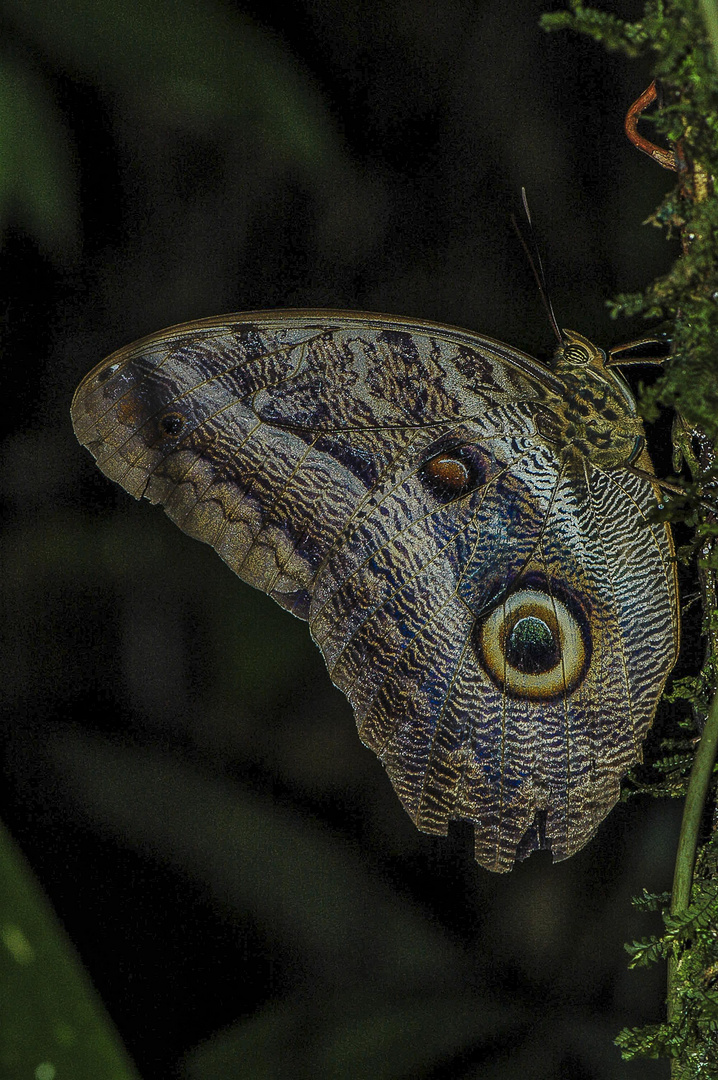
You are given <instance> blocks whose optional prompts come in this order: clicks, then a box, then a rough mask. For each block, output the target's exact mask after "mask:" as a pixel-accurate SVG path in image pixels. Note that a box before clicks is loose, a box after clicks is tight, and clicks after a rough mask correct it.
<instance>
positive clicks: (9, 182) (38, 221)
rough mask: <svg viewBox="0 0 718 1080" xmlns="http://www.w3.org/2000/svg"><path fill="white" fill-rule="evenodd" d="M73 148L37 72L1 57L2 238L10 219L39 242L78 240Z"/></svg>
mask: <svg viewBox="0 0 718 1080" xmlns="http://www.w3.org/2000/svg"><path fill="white" fill-rule="evenodd" d="M77 199H78V194H77V187H76V182H75V176H74V169H73V165H72V156H71V148H70V144H69V141H68V138H67V136H66V134H65V130H64V125H63V120H62V117H61V116H60V114H59V113H58V111H57V110H56V109H55V106H54V104H53V100H52V93H51V90H50V88H49V87H48V85H47V84H46V82H45V79H44V78H43V76H42V75H41V74H40V72H39V71H37V70H33V69H32V68H31V67H29V66H26V65H24V64H21V63H17V62H15V61H14V60H10V59H9V58H8V57H7V56H0V238H1V237H2V233H3V232H4V230H5V228H6V227H7V225H8V223H9V221H10V220H11V219H15V220H17V221H18V223H19V224H21V225H22V226H23V227H25V228H26V229H27V230H28V232H29V233H30V234H31V235H33V236H34V237H35V238H36V239H37V240H38V241H39V242H40V243H41V244H43V245H45V246H47V247H50V248H57V247H67V246H68V245H70V244H73V243H74V242H76V240H77V236H78V206H77Z"/></svg>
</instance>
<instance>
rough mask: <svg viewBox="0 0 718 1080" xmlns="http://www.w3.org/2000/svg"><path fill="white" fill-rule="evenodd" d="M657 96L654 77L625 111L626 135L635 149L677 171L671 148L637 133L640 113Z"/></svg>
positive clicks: (674, 156) (665, 167)
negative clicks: (658, 144) (668, 148)
mask: <svg viewBox="0 0 718 1080" xmlns="http://www.w3.org/2000/svg"><path fill="white" fill-rule="evenodd" d="M657 97H658V90H657V89H656V81H655V79H654V80H653V82H652V83H651V85H650V86H649V87H648V89H647V90H644V91H643V93H642V94H641V96H640V97H639V98H636V100H635V101H634V102H633V105H631V107H630V109H629V110H628V112H627V113H626V120H625V128H626V135H627V136H628V138H629V139H630V141H631V142H632V143H633V145H634V146H635V147H636V149H637V150H642V151H643V153H644V154H648V156H649V158H652V159H653V161H657V162H658V164H659V165H662V166H663V168H664V169H671V171H672V172H678V161H677V158H676V155H675V154H674V152H673V151H672V150H665V149H664V148H663V147H662V146H656V144H655V143H652V142H649V141H648V139H644V137H643V136H642V135H639V133H638V121H639V120H640V119H641V114H642V113H644V112H645V110H646V109H647V108H648V106H649V105H652V104H653V102H654V101H655V100H656V98H657Z"/></svg>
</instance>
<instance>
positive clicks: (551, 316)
mask: <svg viewBox="0 0 718 1080" xmlns="http://www.w3.org/2000/svg"><path fill="white" fill-rule="evenodd" d="M521 201H522V203H523V205H524V213H525V215H526V221H527V222H528V227H529V238H530V241H531V246H530V247H529V244H528V243H527V241H526V239H525V238H524V235H523V233H522V232H521V229H520V228H519V224H518V222H517V220H516V217H515V215H514V214H512V215H511V223H512V225H513V227H514V229H515V230H516V235H517V236H518V238H519V241H520V243H521V247H522V248H523V249H524V252H525V254H526V258H527V259H528V261H529V266H530V267H531V270H532V271H533V275H534V278H535V279H536V284H537V285H538V290H539V294H540V296H541V300H542V301H543V306H544V308H545V309H546V314H547V315H548V320H549V322H550V323H551V329H552V330H553V332H554V334H555V335H556V337H557V338H558V341H559V344H563V340H564V338H563V334H562V333H561V328H560V327H559V325H558V320H557V319H556V313H555V311H554V310H553V304H552V303H551V298H550V296H549V293H548V285H547V284H546V272H545V270H544V268H543V263H542V261H541V253H540V251H539V248H538V244H537V243H536V234H535V233H534V226H533V222H532V220H531V211H530V210H529V201H528V199H527V198H526V188H524V187H522V188H521Z"/></svg>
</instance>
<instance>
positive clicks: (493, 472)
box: [72, 311, 678, 871]
mask: <svg viewBox="0 0 718 1080" xmlns="http://www.w3.org/2000/svg"><path fill="white" fill-rule="evenodd" d="M72 418H73V423H74V427H75V432H76V434H77V437H78V439H79V440H80V442H81V443H83V444H84V445H85V446H87V448H88V449H89V450H90V452H91V453H92V454H93V455H94V456H95V458H96V459H97V464H98V465H99V467H100V468H101V469H102V471H103V472H104V473H105V474H106V475H107V476H108V477H110V478H111V479H112V480H116V481H118V482H119V483H120V484H122V486H123V487H125V488H126V489H127V491H129V492H130V494H132V495H134V496H135V497H136V498H141V497H142V496H143V495H144V496H146V497H147V498H148V499H149V500H150V502H153V503H161V504H162V506H164V508H165V510H166V512H167V513H168V514H169V516H170V517H171V518H172V519H173V520H174V521H176V522H177V524H178V525H179V526H180V528H182V529H183V530H184V531H185V532H187V533H189V534H190V535H191V536H195V537H197V538H198V539H200V540H205V541H206V542H207V543H209V544H211V545H212V547H214V548H215V550H216V551H217V552H218V553H219V554H220V555H221V556H222V558H223V559H224V560H225V562H227V563H228V564H229V566H230V567H231V568H232V570H234V571H235V573H237V574H238V575H239V576H240V577H241V578H243V579H244V580H245V581H247V582H249V583H250V584H251V585H255V586H256V587H257V588H260V589H263V590H264V591H265V592H267V593H269V595H270V596H272V597H274V599H275V600H277V601H278V602H279V603H280V604H282V605H283V606H284V607H285V608H287V609H288V610H289V611H291V612H293V614H295V615H297V616H299V618H302V619H306V620H307V621H308V622H309V627H310V630H311V633H312V636H313V638H314V640H315V641H316V643H317V644H318V646H319V648H320V649H321V651H322V654H323V656H324V659H325V661H326V664H327V667H328V669H329V674H330V675H331V678H332V680H333V681H334V682H335V683H336V685H337V686H338V687H339V688H340V689H341V690H343V692H344V693H345V694H346V696H347V697H348V698H349V700H350V702H351V704H352V706H353V708H354V712H355V714H356V721H357V725H358V729H359V734H360V736H361V738H362V740H363V741H364V743H366V745H367V746H369V747H371V748H372V750H374V752H375V753H376V754H377V755H378V757H379V758H380V760H381V761H382V763H383V765H384V767H385V769H386V771H387V772H388V774H389V777H390V779H391V782H392V784H393V785H394V787H395V789H396V792H397V794H398V796H399V798H400V799H401V802H402V803H403V805H404V806H405V808H406V810H407V811H408V813H409V814H410V816H411V817H412V819H413V820H414V822H415V823H416V825H417V826H418V827H419V828H420V829H422V830H424V831H425V832H429V833H446V831H447V827H448V823H449V821H451V820H452V819H463V820H467V821H470V822H473V824H474V833H475V850H476V858H477V859H478V861H479V862H480V863H481V864H482V865H483V866H485V867H487V868H488V869H490V870H496V871H506V870H509V869H511V867H512V865H513V864H514V861H515V860H516V859H523V858H525V857H526V856H527V855H528V854H529V853H530V852H532V851H534V850H536V849H538V848H548V849H550V850H551V851H552V852H553V856H554V858H555V859H563V858H566V857H567V856H569V855H571V854H573V853H574V852H576V851H578V850H579V849H580V848H581V847H582V846H583V845H584V844H585V843H586V842H587V841H588V840H589V839H590V837H591V836H592V835H593V834H594V832H595V831H596V829H597V827H598V825H599V823H600V822H601V820H602V819H603V818H604V817H605V815H606V814H607V813H608V811H609V810H610V809H611V807H612V806H613V805H614V803H615V802H616V800H617V799H618V795H619V784H620V780H621V778H622V777H623V775H624V774H625V773H626V771H627V769H628V768H629V767H630V766H631V765H632V764H634V763H635V762H637V761H639V760H640V759H641V743H642V741H643V739H644V737H645V735H646V731H647V729H648V728H649V726H650V724H651V721H652V719H653V715H654V712H655V709H656V704H657V701H658V698H659V697H660V694H661V691H662V688H663V685H664V683H665V681H666V678H667V676H668V673H669V672H670V670H671V668H672V666H673V664H674V661H675V659H676V652H677V648H678V609H677V590H676V578H675V566H674V560H673V548H672V542H671V536H670V533H669V529H668V527H667V526H665V525H663V524H657V523H656V522H654V521H653V520H652V518H651V510H652V509H653V508H654V507H655V506H656V503H657V502H658V499H659V489H658V486H657V484H656V482H655V481H654V480H653V479H652V475H653V474H652V467H651V463H650V460H649V457H648V454H647V451H646V448H645V443H644V433H643V428H642V425H641V421H640V419H639V417H638V415H637V412H636V406H635V402H634V400H633V397H632V396H631V393H630V391H629V389H628V387H627V386H626V384H625V383H624V382H623V380H622V379H621V377H620V376H619V375H617V374H615V372H614V371H613V370H612V369H611V367H610V366H609V363H608V362H607V361H606V357H605V354H604V353H603V352H602V351H601V350H600V349H597V348H596V347H595V346H594V345H592V344H591V343H590V342H589V341H587V340H586V338H584V337H582V336H581V335H580V334H576V333H573V332H571V331H564V332H563V333H562V343H561V344H560V346H559V348H558V349H557V351H556V353H555V356H554V359H553V362H552V364H551V365H550V367H549V366H546V365H544V364H541V363H539V362H538V361H537V360H535V359H533V358H532V357H530V356H528V355H526V354H525V353H522V352H520V351H519V350H517V349H514V348H510V347H509V346H507V345H503V344H501V343H500V342H498V341H493V340H491V339H490V338H485V337H479V336H478V335H476V334H473V333H469V332H468V331H464V330H458V329H454V328H452V327H448V326H438V325H433V324H431V323H426V322H413V321H410V320H407V319H403V318H394V317H391V316H384V315H372V314H362V313H355V312H336V311H270V312H250V313H246V314H239V315H228V316H225V317H223V318H215V319H206V320H202V321H199V322H194V323H188V324H186V325H183V326H178V327H174V328H172V329H169V330H165V331H163V332H161V333H159V334H154V335H152V336H150V337H147V338H144V339H143V340H142V341H139V342H137V343H136V344H134V345H130V346H127V347H126V348H124V349H121V350H120V351H119V352H116V353H114V354H113V355H112V356H110V357H109V359H107V360H105V361H104V362H103V363H102V364H100V365H99V367H97V368H95V369H94V371H92V372H90V374H89V375H88V376H87V377H86V378H85V379H84V380H83V382H82V383H81V384H80V386H79V388H78V390H77V393H76V394H75V398H74V401H73V405H72Z"/></svg>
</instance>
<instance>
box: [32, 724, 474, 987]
mask: <svg viewBox="0 0 718 1080" xmlns="http://www.w3.org/2000/svg"><path fill="white" fill-rule="evenodd" d="M45 750H46V752H47V755H48V757H49V759H50V760H51V761H52V763H53V768H54V770H55V774H56V776H57V777H58V778H59V786H60V790H62V791H64V792H66V793H67V794H68V795H69V796H70V797H71V798H73V799H74V800H76V801H77V805H78V807H81V808H82V811H83V813H84V814H85V815H87V817H88V818H89V819H90V820H93V821H94V822H95V823H99V825H100V827H101V828H102V829H103V831H105V832H107V833H109V834H110V835H113V834H114V835H116V836H118V837H121V838H122V841H123V843H125V844H129V845H130V846H132V847H136V848H138V849H140V850H142V851H144V852H145V853H150V854H151V855H153V856H154V857H156V858H161V859H162V860H163V861H164V862H166V863H169V864H170V865H174V866H176V867H177V868H178V869H181V870H182V871H183V872H184V873H185V874H188V875H189V876H191V877H193V878H195V879H196V880H197V881H198V882H201V883H202V884H203V886H204V887H205V888H206V889H208V890H209V891H210V893H211V894H212V895H213V896H214V897H215V898H216V899H217V900H218V901H219V902H220V903H221V904H222V905H223V906H225V907H228V908H229V909H230V910H234V911H242V912H251V913H252V915H253V917H254V918H255V920H256V922H257V924H258V925H261V926H263V927H266V928H267V929H271V932H272V934H273V935H274V936H275V938H276V939H278V940H280V941H283V942H284V948H285V949H286V946H287V943H291V950H292V953H293V954H294V955H297V954H298V955H302V956H303V957H304V958H305V960H306V962H307V963H309V964H311V965H313V968H314V971H315V973H316V972H322V973H323V975H324V976H325V977H326V978H328V979H331V981H333V982H338V981H344V982H347V981H350V980H352V979H354V980H355V981H357V980H358V979H359V978H360V976H361V972H362V971H363V970H364V965H365V959H364V958H365V957H366V956H367V955H368V954H370V955H371V957H372V969H373V972H374V976H375V978H376V979H377V980H379V981H380V982H381V983H382V985H384V986H391V987H393V988H394V992H395V991H396V987H397V986H400V987H402V988H406V986H407V985H409V983H411V982H412V981H414V982H416V981H426V980H430V981H431V985H432V986H433V987H435V988H436V987H438V985H440V984H441V985H444V986H446V985H456V983H457V981H458V980H459V979H460V978H462V977H463V973H464V970H465V962H464V959H463V957H462V954H461V950H460V949H458V948H457V947H456V946H455V945H454V944H453V943H452V942H451V941H450V940H449V938H448V937H447V936H446V935H445V934H444V933H443V932H442V929H441V928H440V927H437V926H436V925H434V924H432V922H431V921H430V920H429V919H427V918H426V917H424V916H423V915H422V914H421V913H420V912H419V911H418V910H417V909H416V907H415V906H414V905H413V904H412V903H411V902H409V901H404V900H402V898H400V897H398V896H397V895H396V894H395V893H394V892H393V891H392V890H391V888H390V887H389V886H388V885H387V884H386V883H385V882H382V881H381V880H380V879H378V878H377V877H376V875H373V874H372V873H371V871H370V868H369V867H368V866H367V865H366V863H365V862H364V861H363V860H362V857H361V854H362V853H361V851H355V850H353V849H352V848H351V846H349V845H348V844H347V843H346V842H345V841H343V839H342V838H341V836H339V835H337V834H336V833H334V832H333V831H332V830H331V829H329V828H327V827H326V826H325V825H323V824H322V822H321V821H319V820H317V819H316V818H313V817H312V816H311V815H309V814H308V813H303V812H301V811H299V810H291V809H288V808H286V807H282V806H278V805H276V804H275V803H274V802H272V801H271V800H270V799H267V798H263V797H261V796H258V795H256V794H255V793H254V792H252V790H251V789H250V787H249V786H248V785H240V784H236V783H231V782H230V781H228V780H224V779H218V778H216V777H213V776H212V775H209V774H207V773H206V772H205V770H204V769H202V768H193V767H192V766H191V765H190V764H187V763H182V762H179V761H177V760H175V759H174V758H173V757H172V756H171V755H169V754H164V753H160V752H157V751H148V750H147V749H142V750H138V749H136V748H134V747H126V746H122V745H118V743H117V742H115V741H110V740H108V739H105V738H103V737H100V736H90V735H87V734H80V733H78V732H73V731H67V730H66V731H58V732H55V733H52V734H49V735H48V737H47V739H46V742H45ZM337 956H341V958H342V964H341V969H337V961H336V958H337Z"/></svg>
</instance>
